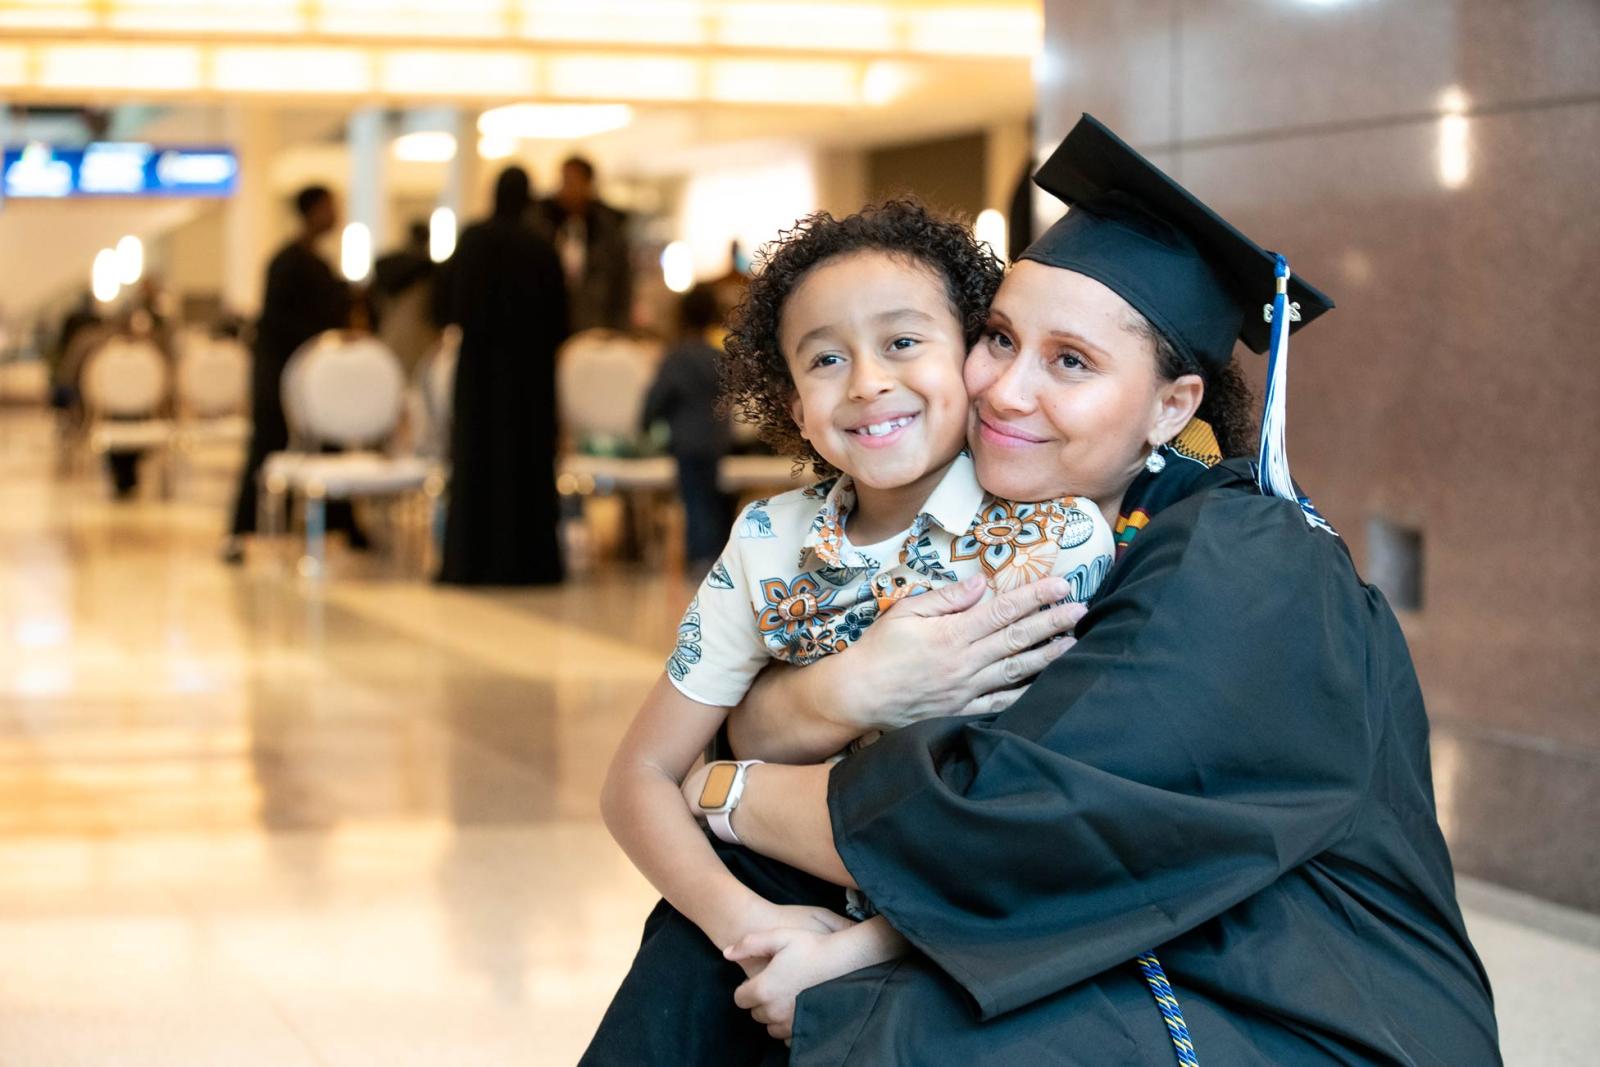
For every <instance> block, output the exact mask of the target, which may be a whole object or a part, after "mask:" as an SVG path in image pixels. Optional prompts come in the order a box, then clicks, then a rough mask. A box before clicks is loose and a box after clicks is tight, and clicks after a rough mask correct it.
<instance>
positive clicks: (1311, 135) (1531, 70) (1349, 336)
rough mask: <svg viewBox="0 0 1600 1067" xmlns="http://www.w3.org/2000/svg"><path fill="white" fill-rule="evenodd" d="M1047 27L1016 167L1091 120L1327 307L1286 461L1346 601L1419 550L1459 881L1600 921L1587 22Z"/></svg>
mask: <svg viewBox="0 0 1600 1067" xmlns="http://www.w3.org/2000/svg"><path fill="white" fill-rule="evenodd" d="M1045 12H1046V47H1045V52H1044V54H1043V55H1042V56H1041V58H1040V61H1039V64H1038V66H1037V70H1036V78H1037V82H1038V146H1039V149H1040V151H1041V152H1048V150H1049V149H1050V148H1051V147H1053V146H1054V144H1055V143H1056V142H1057V141H1058V140H1059V139H1060V137H1061V136H1062V135H1063V134H1064V133H1065V132H1066V131H1067V130H1068V129H1069V128H1070V127H1071V125H1072V123H1073V122H1074V121H1076V119H1077V117H1078V115H1079V114H1080V113H1081V112H1084V111H1088V112H1091V113H1093V114H1094V115H1096V116H1097V117H1099V118H1101V119H1102V120H1104V121H1106V122H1107V123H1108V124H1110V125H1111V126H1112V128H1113V129H1116V130H1117V131H1118V132H1120V133H1121V134H1122V135H1123V136H1124V137H1125V138H1126V139H1128V140H1129V141H1131V142H1132V143H1133V144H1134V145H1135V146H1137V147H1139V148H1141V149H1142V150H1145V151H1146V152H1148V153H1149V154H1150V155H1151V156H1152V157H1153V158H1154V159H1155V160H1156V161H1157V162H1158V163H1160V164H1161V165H1162V166H1163V167H1165V168H1167V169H1168V170H1169V171H1170V172H1171V173H1173V174H1174V176H1176V177H1178V178H1179V179H1180V180H1182V181H1183V182H1184V183H1185V184H1186V185H1188V186H1189V187H1190V188H1191V189H1193V190H1194V191H1195V192H1197V193H1198V194H1199V195H1200V196H1201V197H1203V198H1205V199H1206V200H1207V201H1209V202H1210V203H1211V204H1212V205H1214V206H1215V207H1216V208H1217V209H1219V210H1220V211H1221V212H1222V213H1223V214H1224V215H1225V216H1226V217H1228V218H1229V219H1231V220H1232V221H1234V222H1236V223H1237V224H1238V225H1239V226H1240V227H1241V228H1242V229H1244V230H1245V232H1247V233H1249V234H1251V235H1252V236H1255V237H1256V238H1257V239H1258V240H1260V241H1261V242H1262V243H1263V244H1266V245H1268V246H1269V247H1273V248H1276V249H1277V250H1279V251H1282V252H1284V253H1285V254H1286V255H1288V257H1289V260H1290V262H1291V264H1292V265H1293V266H1294V269H1295V270H1296V271H1297V272H1298V273H1300V274H1303V275H1304V276H1305V277H1306V278H1307V279H1308V280H1310V281H1312V282H1314V283H1315V284H1317V285H1319V286H1320V287H1322V288H1323V289H1324V290H1326V291H1327V292H1329V293H1330V294H1332V295H1333V296H1334V298H1335V299H1336V301H1337V302H1338V305H1339V307H1338V310H1336V311H1335V312H1333V313H1332V314H1330V315H1328V316H1327V317H1326V318H1324V319H1322V320H1321V321H1319V322H1318V324H1317V325H1316V327H1315V328H1314V329H1311V330H1307V331H1306V332H1305V333H1304V334H1303V335H1301V336H1300V337H1297V338H1296V341H1295V344H1294V357H1293V361H1292V372H1291V375H1290V382H1291V391H1290V400H1289V411H1290V419H1289V426H1290V431H1289V454H1290V456H1291V458H1292V460H1293V463H1294V470H1295V474H1296V476H1297V478H1298V479H1299V480H1300V481H1301V482H1302V484H1303V485H1304V486H1305V487H1306V488H1307V490H1308V491H1309V492H1310V493H1311V495H1312V498H1313V499H1314V500H1315V501H1316V503H1317V506H1318V507H1319V508H1320V509H1321V510H1322V512H1323V513H1324V514H1325V515H1327V516H1328V517H1329V518H1330V519H1331V520H1332V522H1333V523H1334V525H1335V526H1337V527H1338V528H1339V530H1340V531H1341V533H1343V535H1344V536H1345V538H1346V539H1347V540H1348V542H1349V543H1350V546H1351V548H1352V550H1353V552H1354V553H1355V556H1356V559H1357V561H1358V563H1359V564H1360V565H1361V566H1362V567H1363V569H1364V570H1365V571H1367V573H1369V574H1371V573H1372V572H1373V570H1374V568H1376V569H1378V570H1382V569H1384V566H1385V564H1384V561H1383V560H1382V559H1380V558H1378V557H1380V556H1381V555H1382V554H1383V548H1384V547H1385V546H1384V545H1380V544H1378V543H1377V540H1378V538H1379V534H1380V533H1381V532H1382V531H1383V530H1389V531H1394V530H1399V531H1402V532H1403V533H1405V534H1411V535H1415V536H1416V538H1417V542H1418V543H1419V544H1420V546H1421V552H1420V566H1421V574H1420V584H1419V586H1418V590H1419V592H1420V603H1419V604H1418V606H1417V607H1416V608H1415V610H1409V611H1403V612H1401V615H1402V621H1403V623H1404V625H1405V627H1406V632H1407V634H1408V636H1409V638H1410V641H1411V647H1412V651H1413V654H1414V655H1415V657H1416V662H1417V668H1418V671H1419V673H1420V675H1421V678H1422V684H1423V688H1424V691H1425V693H1426V694H1427V697H1428V702H1429V709H1430V712H1431V714H1432V719H1433V724H1434V733H1433V738H1434V770H1435V786H1436V789H1437V792H1438V800H1439V807H1440V817H1441V821H1442V823H1443V825H1444V827H1445V830H1446V833H1447V834H1448V835H1449V837H1450V839H1451V843H1452V848H1453V851H1454V854H1455V857H1456V863H1457V868H1458V870H1459V871H1461V872H1462V873H1465V874H1472V875H1477V876H1481V877H1484V878H1487V879H1490V880H1493V881H1498V882H1501V883H1504V884H1508V885H1511V886H1513V887H1516V888H1520V889H1525V890H1528V891H1531V892H1534V893H1537V894H1540V895H1542V896H1545V897H1548V898H1550V899H1554V900H1558V901H1562V902H1566V903H1571V904H1576V905H1580V906H1583V907H1587V908H1590V909H1593V910H1600V834H1597V833H1596V830H1595V827H1596V825H1600V666H1597V661H1600V641H1597V632H1600V581H1597V576H1600V567H1597V563H1596V549H1597V547H1600V534H1597V531H1600V477H1597V476H1596V473H1595V468H1596V461H1595V459H1594V458H1593V457H1591V456H1590V455H1589V453H1590V451H1592V450H1593V449H1594V447H1595V443H1596V441H1597V439H1600V432H1597V431H1600V298H1597V297H1596V295H1595V289H1596V287H1597V286H1600V211H1597V208H1600V2H1596V0H1520V2H1518V3H1505V2H1503V0H1404V2H1401V0H1209V2H1203V0H1046V2H1045ZM1241 353H1242V354H1243V356H1244V357H1245V358H1246V360H1247V361H1249V362H1250V363H1251V364H1252V365H1253V366H1254V367H1255V371H1256V374H1257V381H1259V379H1260V374H1259V370H1260V367H1261V364H1262V363H1263V362H1264V361H1261V360H1257V359H1256V358H1255V357H1253V356H1250V355H1249V354H1248V353H1246V352H1244V350H1243V349H1241ZM1386 543H1387V542H1386ZM1402 554H1403V546H1402Z"/></svg>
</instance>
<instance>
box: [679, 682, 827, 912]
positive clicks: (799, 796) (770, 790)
mask: <svg viewBox="0 0 1600 1067" xmlns="http://www.w3.org/2000/svg"><path fill="white" fill-rule="evenodd" d="M811 669H813V668H811V667H807V668H806V670H811ZM832 770H833V765H831V764H816V763H812V764H806V765H804V766H798V767H790V766H785V765H784V764H781V763H763V764H760V765H759V766H755V767H751V768H750V769H749V770H747V771H745V779H744V793H743V795H742V796H741V797H740V798H739V804H738V806H737V807H735V808H734V809H733V815H732V817H731V819H730V820H729V821H730V822H731V823H732V824H733V832H734V833H735V834H737V835H738V837H739V840H740V841H741V842H742V843H743V844H744V846H745V847H746V848H748V849H750V850H751V851H753V852H759V853H761V854H762V855H763V856H769V857H771V858H772V859H775V860H781V861H783V862H784V863H787V864H788V865H789V866H791V867H794V868H796V869H798V870H802V871H805V872H806V873H807V874H813V875H815V876H817V877H818V878H821V879H823V880H825V881H829V882H832V883H834V884H835V885H842V886H846V887H848V888H854V887H855V882H854V881H852V880H851V878H850V872H849V871H847V870H845V867H844V863H843V861H841V860H840V859H839V851H838V849H836V848H835V847H834V844H833V826H832V824H831V823H830V822H829V817H828V774H829V772H831V771H832ZM709 773H710V768H709V767H699V768H696V769H695V771H694V773H693V774H690V775H689V776H688V777H687V778H685V779H684V781H683V786H682V787H681V790H680V794H679V795H680V796H681V797H682V798H683V802H684V803H686V804H687V805H688V810H689V811H690V812H696V813H697V812H698V811H699V810H700V809H699V806H698V805H697V804H696V801H697V800H698V798H699V796H700V793H701V790H702V789H704V788H705V782H706V775H707V774H709ZM691 818H693V816H691Z"/></svg>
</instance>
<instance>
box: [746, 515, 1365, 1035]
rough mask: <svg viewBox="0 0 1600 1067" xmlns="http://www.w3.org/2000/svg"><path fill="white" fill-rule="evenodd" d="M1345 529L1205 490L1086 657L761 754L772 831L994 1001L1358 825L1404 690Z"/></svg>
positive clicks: (749, 806)
mask: <svg viewBox="0 0 1600 1067" xmlns="http://www.w3.org/2000/svg"><path fill="white" fill-rule="evenodd" d="M1364 595H1365V594H1364V592H1363V589H1362V586H1361V585H1360V583H1359V580H1358V579H1357V578H1356V576H1355V574H1354V572H1353V570H1352V569H1351V567H1350V563H1349V560H1348V557H1347V556H1346V555H1345V553H1344V550H1343V548H1342V546H1341V545H1340V544H1339V543H1338V542H1337V540H1336V539H1334V538H1333V537H1331V536H1329V535H1328V534H1326V533H1323V532H1320V531H1316V530H1312V529H1310V528H1308V527H1307V526H1306V525H1305V523H1304V521H1303V519H1302V518H1301V517H1300V515H1299V514H1298V513H1297V512H1296V511H1295V509H1293V508H1292V507H1285V506H1281V502H1279V501H1273V500H1267V499H1263V498H1259V497H1255V496H1244V495H1230V496H1227V497H1222V498H1220V499H1219V498H1215V497H1214V498H1212V499H1210V500H1208V501H1206V503H1205V507H1204V509H1203V510H1201V511H1199V513H1198V515H1195V514H1190V515H1189V516H1187V517H1184V518H1180V519H1179V520H1177V521H1176V522H1170V523H1160V522H1157V523H1152V524H1151V525H1150V527H1149V528H1147V529H1146V530H1145V531H1144V532H1143V533H1141V534H1140V536H1139V538H1138V540H1136V541H1135V542H1134V543H1133V545H1132V546H1131V547H1130V548H1129V550H1128V552H1127V554H1126V555H1125V556H1124V558H1123V559H1122V560H1121V561H1120V563H1119V564H1118V566H1117V567H1116V568H1115V569H1114V570H1113V573H1112V575H1111V578H1110V581H1109V584H1108V586H1107V588H1106V589H1104V590H1102V592H1101V594H1100V599H1099V600H1098V601H1097V602H1096V605H1095V608H1094V610H1093V611H1092V612H1091V613H1090V614H1089V616H1088V617H1087V618H1086V619H1085V623H1084V627H1083V633H1082V635H1081V637H1080V640H1079V643H1078V645H1077V647H1076V648H1075V650H1074V652H1073V654H1072V655H1071V656H1068V657H1066V658H1065V659H1064V660H1063V661H1062V662H1061V663H1059V664H1057V665H1056V667H1055V668H1054V669H1052V670H1051V671H1050V672H1049V674H1048V676H1047V677H1046V678H1045V679H1042V680H1041V681H1040V683H1039V684H1038V685H1035V686H1034V687H1033V688H1032V689H1030V690H1029V692H1028V693H1027V695H1026V697H1025V698H1024V699H1022V700H1019V701H1018V702H1017V703H1016V704H1015V705H1014V706H1013V707H1010V708H1008V709H1007V710H1005V711H1003V712H1001V713H1000V714H999V715H998V716H974V717H966V718H961V719H939V720H933V721H928V722H922V723H918V724H916V725H913V726H911V727H908V728H906V729H904V730H899V731H893V732H890V733H888V734H886V735H885V737H884V738H883V739H882V740H881V741H879V742H878V743H877V744H875V745H872V746H871V747H869V748H867V749H866V750H864V751H862V752H860V753H857V754H856V755H854V756H852V757H850V758H849V759H847V760H845V761H843V762H842V763H839V764H837V765H836V766H834V767H832V768H814V767H813V768H800V767H795V768H788V767H758V768H755V772H756V773H754V774H753V775H752V777H751V778H750V779H749V780H748V782H747V786H746V789H745V793H744V796H743V798H742V799H741V800H740V803H739V806H738V808H737V809H736V812H735V815H734V825H735V827H736V828H737V832H738V833H739V834H740V835H741V836H742V837H743V838H744V840H745V841H746V842H747V844H748V845H749V846H750V847H751V848H753V849H755V850H756V851H759V852H763V853H765V854H768V855H770V856H772V857H774V858H777V859H781V860H783V861H784V862H787V863H789V864H791V865H794V866H797V867H800V868H802V869H804V870H807V871H810V872H811V873H813V874H816V875H819V876H822V877H825V878H828V879H830V880H834V881H839V882H840V883H841V884H851V882H852V881H853V882H854V884H856V885H857V886H859V888H861V889H863V890H864V891H866V892H867V894H868V895H869V896H871V897H872V899H873V901H874V903H875V904H876V905H877V906H878V908H879V910H880V911H881V912H882V913H883V915H884V916H885V917H886V918H887V920H888V921H889V923H890V924H892V925H893V926H894V928H895V929H897V930H899V931H900V932H901V933H902V934H904V935H906V936H907V937H908V938H909V939H910V940H911V941H912V943H913V944H914V945H915V946H916V948H917V949H918V950H919V951H921V952H922V953H923V954H925V955H926V956H928V957H929V958H930V959H931V960H932V961H933V963H934V964H936V965H937V966H939V967H940V968H941V969H942V970H944V971H945V973H946V974H948V975H949V976H950V977H951V978H953V979H954V980H955V981H957V982H958V983H959V984H960V985H961V986H962V987H963V988H964V989H965V990H966V991H967V993H968V994H969V995H970V996H971V997H972V998H973V1000H974V1002H975V1003H976V1005H977V1006H978V1010H979V1013H980V1015H981V1017H983V1018H985V1019H987V1018H992V1017H994V1016H995V1015H998V1014H1000V1013H1003V1012H1006V1011H1010V1010H1012V1009H1015V1008H1018V1007H1020V1006H1022V1005H1024V1004H1027V1003H1030V1002H1032V1001H1034V1000H1037V999H1039V998H1040V997H1043V996H1047V995H1050V994H1052V993H1054V992H1056V991H1059V990H1061V989H1064V988H1066V987H1068V986H1070V985H1072V984H1074V983H1076V982H1079V981H1082V980H1083V979H1084V978H1086V977H1088V976H1090V975H1094V974H1098V973H1099V972H1101V971H1103V970H1105V969H1106V968H1107V967H1111V966H1114V965H1116V964H1118V963H1121V962H1123V961H1126V960H1128V959H1131V958H1133V957H1134V956H1135V955H1136V954H1138V953H1139V952H1142V951H1145V950H1146V949H1148V948H1150V947H1151V946H1153V945H1160V944H1164V943H1166V942H1167V941H1170V940H1172V939H1173V938H1175V937H1178V936H1181V935H1182V934H1184V933H1185V932H1187V931H1188V930H1190V929H1193V928H1194V927H1195V926H1196V925H1198V924H1200V923H1203V922H1205V921H1207V920H1209V919H1211V918H1214V917H1216V916H1217V915H1219V914H1221V913H1223V912H1224V911H1226V910H1228V909H1229V908H1231V907H1233V906H1234V905H1236V904H1238V903H1239V902H1240V901H1242V900H1245V899H1247V898H1248V897H1250V896H1252V895H1254V894H1255V893H1258V892H1260V891H1261V890H1262V889H1263V888H1265V887H1266V886H1268V885H1271V884H1272V883H1273V882H1275V881H1277V880H1278V879H1279V878H1281V877H1283V875H1284V874H1285V873H1286V872H1287V871H1289V870H1291V869H1293V868H1295V867H1297V866H1299V865H1300V864H1302V863H1304V862H1305V861H1306V860H1307V859H1309V858H1311V857H1312V856H1315V855H1317V854H1318V853H1320V852H1322V851H1323V850H1325V849H1327V848H1329V847H1331V846H1332V845H1333V844H1334V843H1336V842H1337V841H1339V840H1340V839H1341V837H1342V836H1343V835H1344V834H1346V833H1347V832H1348V830H1349V827H1350V825H1351V823H1352V820H1353V819H1354V818H1355V817H1356V815H1357V813H1358V812H1359V811H1360V805H1361V803H1362V799H1363V797H1364V795H1365V790H1366V789H1367V788H1368V781H1369V778H1370V775H1371V774H1372V767H1373V745H1374V743H1375V741H1374V739H1375V737H1377V736H1378V732H1379V731H1380V730H1381V728H1382V727H1381V724H1379V723H1375V722H1374V721H1372V719H1371V718H1370V717H1371V716H1372V715H1374V714H1380V715H1381V714H1383V710H1382V709H1383V708H1384V707H1385V706H1386V705H1385V703H1384V701H1385V699H1387V694H1379V695H1378V696H1377V697H1376V698H1373V697H1371V696H1369V694H1368V693H1367V691H1366V684H1367V682H1368V679H1369V673H1368V672H1369V669H1370V665H1369V662H1368V659H1369V655H1370V654H1371V653H1370V651H1369V649H1368V647H1367V644H1366V641H1367V634H1368V610H1369V607H1368V604H1367V602H1366V600H1365V599H1364Z"/></svg>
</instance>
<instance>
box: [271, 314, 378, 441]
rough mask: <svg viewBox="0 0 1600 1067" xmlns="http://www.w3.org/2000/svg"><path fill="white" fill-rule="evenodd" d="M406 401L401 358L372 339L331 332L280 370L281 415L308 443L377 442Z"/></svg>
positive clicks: (375, 339)
mask: <svg viewBox="0 0 1600 1067" xmlns="http://www.w3.org/2000/svg"><path fill="white" fill-rule="evenodd" d="M404 402H405V372H404V371H403V370H401V367H400V360H399V359H398V358H397V357H396V356H395V354H394V353H393V352H391V351H389V348H388V347H387V346H386V345H384V344H383V343H382V342H381V341H379V340H378V339H377V338H375V337H351V336H348V335H346V334H342V333H340V332H338V331H336V330H330V331H328V332H327V333H324V334H322V335H321V336H319V337H316V338H313V339H312V340H310V341H308V342H306V344H305V345H304V346H302V347H301V348H300V350H299V351H297V352H296V353H295V354H294V355H293V356H292V357H291V358H290V365H289V366H287V367H285V368H284V375H283V406H284V413H285V414H286V415H287V416H288V417H289V419H290V421H291V426H292V427H293V428H294V429H295V430H296V431H297V432H298V433H299V434H300V436H302V437H303V438H305V439H306V440H307V442H308V443H309V444H322V443H326V444H335V445H342V446H344V447H346V448H352V447H358V446H361V445H369V444H372V443H374V442H377V441H380V440H382V439H383V438H385V437H387V436H388V435H389V434H390V433H391V432H393V430H394V428H395V423H396V421H397V420H398V419H399V418H400V409H401V406H402V405H403V404H404Z"/></svg>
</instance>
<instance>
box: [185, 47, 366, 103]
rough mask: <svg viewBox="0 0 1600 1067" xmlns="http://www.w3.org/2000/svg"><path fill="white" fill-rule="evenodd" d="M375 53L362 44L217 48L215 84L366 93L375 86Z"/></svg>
mask: <svg viewBox="0 0 1600 1067" xmlns="http://www.w3.org/2000/svg"><path fill="white" fill-rule="evenodd" d="M370 59H371V54H370V53H369V52H368V51H366V50H365V49H361V48H317V47H305V48H302V47H271V46H262V47H254V46H248V47H240V46H233V45H229V46H226V47H221V48H218V49H217V51H216V55H215V58H214V59H213V61H212V68H211V71H212V72H211V84H212V88H215V89H221V90H223V91H224V92H241V93H328V94H345V93H366V92H370V91H371V90H372V69H371V62H370Z"/></svg>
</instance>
